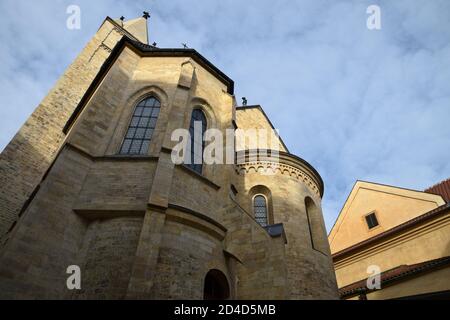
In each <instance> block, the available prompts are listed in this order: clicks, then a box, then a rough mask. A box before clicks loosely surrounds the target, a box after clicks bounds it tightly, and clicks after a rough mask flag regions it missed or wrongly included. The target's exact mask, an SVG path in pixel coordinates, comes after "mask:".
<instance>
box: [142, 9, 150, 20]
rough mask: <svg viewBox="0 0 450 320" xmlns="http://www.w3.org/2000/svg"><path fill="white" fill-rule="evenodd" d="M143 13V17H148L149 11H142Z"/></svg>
mask: <svg viewBox="0 0 450 320" xmlns="http://www.w3.org/2000/svg"><path fill="white" fill-rule="evenodd" d="M142 13H143V16H142V17H143V18H145V19H148V18H150V13H148V12H147V11H144V12H142Z"/></svg>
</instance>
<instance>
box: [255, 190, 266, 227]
mask: <svg viewBox="0 0 450 320" xmlns="http://www.w3.org/2000/svg"><path fill="white" fill-rule="evenodd" d="M253 212H254V214H255V220H256V222H258V223H259V224H260V225H261V226H263V227H265V226H267V200H266V197H264V196H263V195H260V194H258V195H256V196H255V197H254V198H253Z"/></svg>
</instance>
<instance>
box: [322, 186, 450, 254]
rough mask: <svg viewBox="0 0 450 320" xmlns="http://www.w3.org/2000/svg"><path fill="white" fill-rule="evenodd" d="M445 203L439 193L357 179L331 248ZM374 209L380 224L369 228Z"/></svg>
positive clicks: (337, 248) (335, 228) (336, 249)
mask: <svg viewBox="0 0 450 320" xmlns="http://www.w3.org/2000/svg"><path fill="white" fill-rule="evenodd" d="M444 203H445V202H444V200H443V199H442V197H441V196H438V195H434V194H429V193H425V192H421V191H416V190H409V189H403V188H398V187H393V186H387V185H382V184H376V183H371V182H364V181H357V182H356V183H355V185H354V187H353V189H352V191H351V193H350V195H349V197H348V199H347V201H346V202H345V204H344V207H343V208H342V210H341V212H340V214H339V217H338V219H337V220H336V223H335V225H334V226H333V228H332V230H331V232H330V234H329V237H328V239H329V242H330V247H331V252H332V253H333V254H334V253H336V252H339V251H341V250H343V249H345V248H348V247H350V246H352V245H354V244H357V243H359V242H361V241H364V240H367V239H369V238H372V237H373V236H375V235H377V234H380V233H382V232H384V231H386V230H389V229H392V228H394V227H395V226H398V225H399V224H402V223H404V222H406V221H409V220H411V219H413V218H415V217H417V216H420V215H422V214H424V213H426V212H428V211H430V210H432V209H434V208H437V207H438V206H440V205H443V204H444ZM373 212H374V213H375V216H376V219H377V220H378V226H375V227H373V228H371V229H369V227H368V224H367V221H366V215H368V214H370V213H373Z"/></svg>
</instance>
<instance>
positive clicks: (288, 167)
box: [236, 150, 324, 197]
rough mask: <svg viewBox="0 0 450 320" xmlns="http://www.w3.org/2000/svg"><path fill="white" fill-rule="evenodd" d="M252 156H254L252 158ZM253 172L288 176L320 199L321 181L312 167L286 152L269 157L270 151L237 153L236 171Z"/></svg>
mask: <svg viewBox="0 0 450 320" xmlns="http://www.w3.org/2000/svg"><path fill="white" fill-rule="evenodd" d="M252 155H255V156H254V157H252ZM251 170H254V171H255V172H258V171H261V170H263V171H265V170H273V171H275V174H282V175H289V176H291V177H293V178H296V179H298V180H300V181H302V182H303V183H305V184H306V185H307V186H308V187H309V188H310V189H311V190H312V191H313V192H314V193H316V194H317V195H318V196H320V197H322V196H323V192H324V185H323V180H322V178H321V176H320V175H319V173H318V172H317V170H316V169H314V167H312V166H311V165H310V164H309V163H308V162H306V161H305V160H303V159H301V158H299V157H297V156H295V155H293V154H291V153H287V152H283V151H278V154H275V155H271V150H245V152H242V153H240V152H238V153H237V164H236V171H237V173H238V174H245V173H249V172H251Z"/></svg>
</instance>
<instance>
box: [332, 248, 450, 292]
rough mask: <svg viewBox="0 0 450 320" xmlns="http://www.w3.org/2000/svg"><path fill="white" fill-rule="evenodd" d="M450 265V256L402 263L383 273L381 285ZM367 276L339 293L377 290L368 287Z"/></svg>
mask: <svg viewBox="0 0 450 320" xmlns="http://www.w3.org/2000/svg"><path fill="white" fill-rule="evenodd" d="M447 265H450V256H448V257H442V258H438V259H433V260H428V261H424V262H420V263H416V264H412V265H400V266H398V267H395V268H393V269H391V270H387V271H385V272H382V273H381V275H380V276H381V285H382V286H383V285H388V284H391V283H394V282H398V281H403V280H405V279H406V278H408V277H410V276H414V275H418V274H420V273H424V272H426V271H430V270H434V269H437V268H440V267H444V266H447ZM366 284H367V278H366V279H363V280H360V281H357V282H354V283H352V284H349V285H347V286H345V287H342V288H340V289H339V295H340V296H341V298H345V297H350V296H354V295H356V294H359V293H367V292H370V291H375V290H376V289H368V288H367V286H366Z"/></svg>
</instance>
